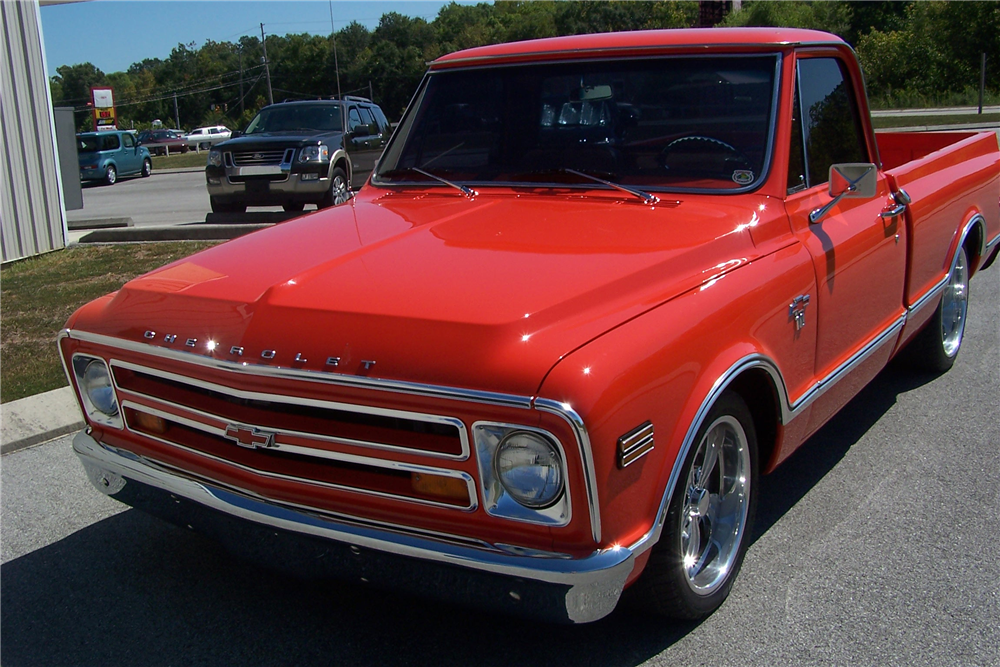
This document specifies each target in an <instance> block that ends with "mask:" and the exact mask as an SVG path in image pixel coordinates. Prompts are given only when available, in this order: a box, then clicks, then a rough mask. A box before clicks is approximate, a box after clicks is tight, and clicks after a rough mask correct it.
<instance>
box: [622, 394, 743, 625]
mask: <svg viewBox="0 0 1000 667" xmlns="http://www.w3.org/2000/svg"><path fill="white" fill-rule="evenodd" d="M694 442H695V444H694V446H693V447H692V451H691V452H690V453H689V454H688V457H687V460H686V461H685V462H684V467H683V468H682V470H681V474H680V477H679V478H678V480H677V487H676V488H675V489H674V494H673V497H672V498H671V500H670V506H669V508H668V510H667V518H666V521H665V522H664V524H663V531H662V533H661V534H660V540H659V542H657V543H656V545H655V546H653V550H652V553H650V555H649V562H648V563H647V564H646V569H645V571H644V572H643V573H642V576H640V577H639V579H638V580H637V581H636V582H635V584H634V585H633V586H632V587H631V589H630V590H629V595H630V597H631V599H632V601H633V603H635V604H638V605H639V606H640V607H642V608H644V609H646V610H648V611H651V612H653V613H655V614H658V615H661V616H666V617H668V618H674V619H679V620H699V619H702V618H705V617H706V616H708V615H709V614H711V613H712V612H713V611H715V610H716V609H718V608H719V605H721V604H722V603H723V602H724V601H725V599H726V597H728V595H729V591H730V590H731V589H732V587H733V582H734V581H735V580H736V575H737V574H738V573H739V571H740V566H741V565H742V564H743V557H744V555H746V550H747V546H748V545H749V542H750V533H751V531H752V530H753V521H754V514H755V511H756V505H757V493H756V487H757V434H756V431H755V429H754V423H753V417H752V416H751V414H750V410H749V408H747V405H746V402H745V401H744V400H743V398H742V397H741V396H740V395H739V394H737V393H735V392H732V391H726V392H724V393H723V394H722V395H721V396H720V397H719V399H718V400H717V401H716V403H715V405H713V406H712V409H711V410H710V411H709V413H708V415H707V416H706V417H705V421H704V422H703V423H702V426H701V428H700V429H699V430H698V434H697V436H696V437H695V440H694Z"/></svg>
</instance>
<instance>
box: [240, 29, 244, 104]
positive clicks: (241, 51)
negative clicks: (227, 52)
mask: <svg viewBox="0 0 1000 667" xmlns="http://www.w3.org/2000/svg"><path fill="white" fill-rule="evenodd" d="M242 117H243V45H242V44H240V118H242Z"/></svg>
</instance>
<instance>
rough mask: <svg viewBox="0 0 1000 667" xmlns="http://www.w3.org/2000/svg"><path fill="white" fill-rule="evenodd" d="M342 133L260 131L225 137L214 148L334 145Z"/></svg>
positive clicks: (266, 148) (237, 148) (337, 144)
mask: <svg viewBox="0 0 1000 667" xmlns="http://www.w3.org/2000/svg"><path fill="white" fill-rule="evenodd" d="M342 135H343V133H342V132H260V133H256V134H247V135H243V136H241V137H237V138H236V139H227V140H226V141H222V142H220V143H218V144H216V148H220V149H222V150H228V151H252V150H268V149H271V148H301V147H303V146H315V145H316V144H318V143H323V142H325V143H327V144H332V145H333V146H335V147H336V146H339V145H340V143H341V137H342Z"/></svg>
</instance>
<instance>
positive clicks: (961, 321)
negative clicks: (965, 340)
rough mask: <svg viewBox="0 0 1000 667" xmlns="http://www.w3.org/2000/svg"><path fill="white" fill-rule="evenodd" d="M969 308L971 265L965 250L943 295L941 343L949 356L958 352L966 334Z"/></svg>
mask: <svg viewBox="0 0 1000 667" xmlns="http://www.w3.org/2000/svg"><path fill="white" fill-rule="evenodd" d="M968 310H969V267H968V265H967V263H966V257H965V253H964V252H959V253H958V258H957V259H956V261H955V266H954V267H952V269H951V273H950V274H949V275H948V284H947V285H946V286H945V288H944V293H943V294H942V295H941V344H942V346H943V347H944V353H945V354H946V355H947V356H948V357H954V356H955V355H956V354H958V348H960V347H961V346H962V336H963V335H964V334H965V316H966V314H967V313H968Z"/></svg>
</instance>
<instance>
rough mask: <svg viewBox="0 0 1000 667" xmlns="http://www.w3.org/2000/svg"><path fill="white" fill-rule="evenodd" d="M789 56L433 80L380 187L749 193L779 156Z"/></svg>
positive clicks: (453, 74)
mask: <svg viewBox="0 0 1000 667" xmlns="http://www.w3.org/2000/svg"><path fill="white" fill-rule="evenodd" d="M777 62H778V58H777V56H776V55H765V56H722V57H669V58H646V59H641V60H609V61H603V62H592V61H591V62H583V61H579V62H570V63H558V64H551V63H548V64H537V65H512V66H503V67H493V68H483V69H462V70H456V71H442V72H435V73H432V74H430V75H429V76H428V77H427V78H426V79H425V83H424V86H423V87H422V88H421V90H420V91H419V93H418V97H417V101H416V104H415V105H414V107H413V109H411V110H410V111H409V112H407V115H406V118H404V120H403V125H402V127H401V128H400V131H399V132H398V135H397V137H396V139H395V140H394V141H393V143H392V144H391V145H390V146H389V147H388V149H387V150H386V154H385V157H384V159H383V160H382V162H381V163H380V165H379V168H378V172H377V174H376V180H377V181H380V182H381V183H383V184H388V183H401V182H421V183H426V181H427V180H428V179H427V178H425V177H423V176H421V175H420V174H419V172H416V171H414V168H420V169H424V170H427V171H430V172H433V173H434V174H437V175H440V176H444V177H446V178H448V179H450V180H452V181H460V182H462V183H469V184H482V185H488V184H525V183H527V184H532V185H539V184H558V185H560V186H563V185H566V184H570V183H572V184H578V183H583V182H585V179H581V178H580V177H579V176H578V175H574V174H572V172H571V171H568V170H575V171H580V172H583V173H586V174H590V175H594V176H599V177H601V178H606V179H608V180H611V181H614V182H616V183H620V184H629V185H634V186H637V187H640V188H643V189H644V190H653V191H656V190H677V189H681V190H704V189H708V190H741V189H746V188H750V187H753V186H755V185H757V184H759V183H760V181H761V179H762V178H763V177H764V175H765V170H766V168H767V162H768V159H769V156H770V152H769V146H770V133H771V128H772V125H773V122H772V116H773V108H774V100H775V94H776V91H775V81H776V71H777Z"/></svg>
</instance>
